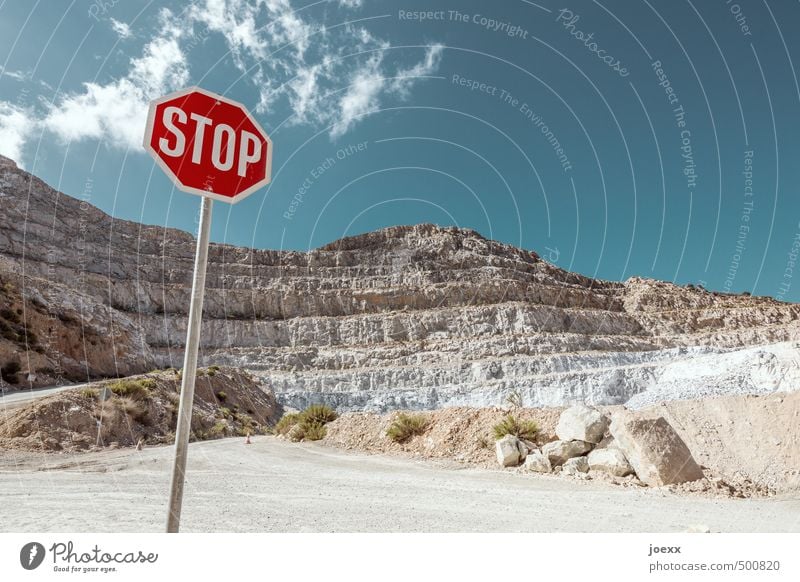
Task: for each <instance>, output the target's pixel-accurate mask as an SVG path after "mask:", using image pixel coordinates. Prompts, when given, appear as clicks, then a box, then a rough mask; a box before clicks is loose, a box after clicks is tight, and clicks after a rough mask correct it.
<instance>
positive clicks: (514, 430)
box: [492, 414, 539, 440]
mask: <svg viewBox="0 0 800 582" xmlns="http://www.w3.org/2000/svg"><path fill="white" fill-rule="evenodd" d="M492 431H493V432H494V438H495V439H501V438H503V437H504V436H506V435H509V434H510V435H513V436H515V437H517V438H521V439H525V440H533V439H535V438H536V435H537V433H538V432H539V425H537V424H536V422H535V421H533V420H519V419H518V418H517V417H516V416H514V415H513V414H509V415H508V416H506V417H505V418H504V419H503V420H502V421H500V422H499V423H497V424H496V425H494V427H492Z"/></svg>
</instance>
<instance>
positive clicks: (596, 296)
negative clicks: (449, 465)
mask: <svg viewBox="0 0 800 582" xmlns="http://www.w3.org/2000/svg"><path fill="white" fill-rule="evenodd" d="M0 199H2V200H3V203H4V207H5V208H4V212H3V213H2V216H0V273H2V274H3V277H4V281H6V284H7V287H8V289H9V291H8V293H9V294H10V295H11V296H14V297H16V296H17V295H15V294H18V299H16V300H14V301H11V300H9V301H11V308H12V309H13V310H14V312H15V313H16V310H20V311H21V313H20V315H19V317H20V323H18V324H15V325H17V327H18V328H19V329H18V330H16V331H14V334H15V335H14V336H13V338H12V339H7V338H5V339H0V344H2V347H0V357H2V358H4V360H3V361H4V362H8V361H12V360H14V359H17V360H18V361H19V363H20V367H21V370H20V372H19V373H18V374H17V376H18V377H19V378H22V379H23V380H24V379H26V378H28V375H27V374H28V373H31V374H33V375H34V376H35V378H34V380H33V381H34V382H38V383H47V382H49V381H50V377H51V375H52V374H51V372H52V370H64V371H65V373H64V375H65V376H67V377H76V376H77V377H84V378H85V377H86V375H90V376H108V375H128V374H132V373H138V372H144V371H147V370H149V369H152V368H155V367H167V366H176V367H179V366H180V365H181V364H182V355H183V354H182V347H183V341H184V337H185V331H186V320H187V310H188V305H189V292H190V282H191V270H192V262H193V257H194V239H193V237H192V236H190V235H189V234H186V233H183V232H180V231H176V230H172V229H164V228H161V227H154V226H145V225H141V224H138V223H134V222H128V221H122V220H114V219H112V218H111V217H109V216H108V215H106V214H104V213H103V212H101V211H100V210H98V209H97V208H94V207H93V206H91V205H89V204H87V203H84V202H80V201H78V200H76V199H74V198H71V197H69V196H67V195H65V194H62V193H59V192H56V191H55V190H53V189H52V188H50V187H48V186H47V185H46V184H44V183H43V182H42V181H41V180H39V179H37V178H35V177H33V176H31V175H29V174H27V173H26V172H24V171H21V170H19V169H17V168H16V166H15V165H14V164H13V162H10V161H8V160H0ZM209 256H210V258H209V267H208V279H207V290H206V299H205V310H204V322H203V338H202V350H203V354H202V356H203V360H204V362H205V363H206V364H208V363H219V364H228V365H236V366H241V367H244V368H246V369H248V370H250V371H252V372H254V373H256V374H258V375H260V376H262V377H263V378H264V380H265V381H266V382H267V383H268V384H270V385H271V386H272V387H273V389H274V390H275V393H276V395H277V396H278V398H279V399H280V400H282V402H283V403H284V404H286V405H289V406H295V407H300V406H305V405H306V404H308V403H310V402H314V401H320V400H322V401H326V402H328V403H329V404H332V405H334V406H337V407H339V408H340V409H358V408H368V409H377V410H385V409H390V408H395V407H405V408H433V407H439V406H447V405H483V404H492V405H494V404H501V403H503V402H504V401H505V400H506V399H507V398H509V397H511V398H513V399H518V400H520V401H521V402H522V403H523V404H525V405H527V406H534V405H542V404H548V405H557V404H562V403H568V402H570V401H572V400H579V399H585V400H587V401H589V402H595V403H609V404H611V403H623V402H627V401H629V400H630V399H631V398H634V397H636V398H638V399H639V401H640V402H641V403H643V404H645V403H648V402H649V401H650V400H652V399H654V398H655V399H658V398H660V397H662V396H663V397H665V398H667V397H674V396H675V394H678V393H679V392H680V391H687V390H688V391H690V392H691V391H693V390H701V389H702V390H703V391H705V393H716V392H720V391H721V392H726V391H730V390H739V389H744V390H748V391H772V390H775V389H785V388H787V387H792V386H793V387H798V386H800V381H798V380H800V378H799V377H798V372H797V370H798V369H799V368H800V360H798V349H797V348H798V344H797V342H798V340H800V325H798V319H800V305H792V304H785V303H780V302H777V301H774V300H772V299H768V298H758V297H745V296H734V295H723V294H716V293H710V292H707V291H704V290H702V289H697V288H685V287H677V286H675V285H671V284H668V283H661V282H657V281H652V280H645V279H638V278H634V279H630V280H628V281H626V282H624V283H615V282H606V281H598V280H593V279H590V278H587V277H583V276H581V275H577V274H574V273H569V272H567V271H564V270H562V269H559V268H558V267H556V266H554V265H551V264H549V263H547V262H546V261H544V260H542V259H541V258H539V256H538V255H536V254H535V253H533V252H530V251H525V250H521V249H518V248H515V247H512V246H509V245H504V244H501V243H498V242H495V241H490V240H487V239H485V238H483V237H482V236H480V235H479V234H478V233H476V232H473V231H469V230H461V229H456V228H440V227H437V226H433V225H416V226H399V227H393V228H388V229H384V230H381V231H377V232H372V233H368V234H364V235H360V236H355V237H350V238H346V239H342V240H340V241H336V242H334V243H331V244H329V245H327V246H325V247H322V248H320V249H317V250H314V251H311V252H309V253H300V252H292V251H285V252H278V251H269V250H256V249H248V248H238V247H233V246H228V245H212V247H211V249H210V252H209ZM12 299H13V297H12ZM23 304H24V305H23ZM34 310H35V312H36V314H35V316H34V315H31V316H30V317H29V314H31V313H33V311H34ZM0 315H2V313H0ZM48 317H49V321H50V322H53V325H49V324H47V325H46V323H45V319H46V318H48ZM56 320H58V321H59V322H61V323H62V324H63V325H61V326H59V325H57V324H55V323H54V322H55V321H56ZM65 322H67V323H65ZM68 322H75V323H76V324H80V325H79V327H74V326H73V327H70V325H69V323H68ZM26 326H27V327H26ZM0 327H1V326H0ZM34 328H35V329H34ZM26 329H30V330H32V331H34V332H35V334H36V338H37V344H36V346H29V345H26V344H25V343H24V333H20V330H22V331H23V332H24V330H26ZM9 337H10V334H9ZM20 338H22V339H20ZM92 341H94V342H95V343H94V344H92V343H91V342H92ZM87 342H88V343H87ZM90 346H91V347H90ZM32 347H33V348H36V349H37V350H39V351H34V350H33V349H32ZM32 353H33V354H37V357H36V358H34V359H33V360H30V362H29V361H28V358H29V356H30V354H32ZM38 356H41V358H38ZM637 395H638V396H637ZM659 395H660V396H659ZM678 395H680V394H678Z"/></svg>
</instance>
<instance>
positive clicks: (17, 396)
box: [0, 384, 87, 414]
mask: <svg viewBox="0 0 800 582" xmlns="http://www.w3.org/2000/svg"><path fill="white" fill-rule="evenodd" d="M83 386H87V384H68V385H66V386H48V387H47V388H34V389H32V390H25V389H23V390H19V391H15V392H5V393H3V394H2V395H0V414H2V413H3V412H4V411H8V410H11V409H12V408H18V407H20V406H23V405H25V404H27V403H28V402H30V401H31V400H36V399H37V398H42V397H44V396H50V395H51V394H56V393H57V392H63V391H64V390H75V389H77V388H82V387H83Z"/></svg>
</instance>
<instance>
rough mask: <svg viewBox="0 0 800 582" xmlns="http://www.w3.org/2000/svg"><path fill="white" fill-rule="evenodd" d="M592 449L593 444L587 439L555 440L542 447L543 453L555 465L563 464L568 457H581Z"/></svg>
mask: <svg viewBox="0 0 800 582" xmlns="http://www.w3.org/2000/svg"><path fill="white" fill-rule="evenodd" d="M591 450H592V444H591V443H587V442H585V441H553V442H551V443H547V444H546V445H544V446H543V447H542V454H543V455H545V456H546V457H547V458H548V459H549V460H550V464H552V465H553V466H554V467H557V466H559V465H563V464H564V463H565V462H567V460H568V459H572V458H573V457H580V456H582V455H585V454H586V453H588V452H589V451H591Z"/></svg>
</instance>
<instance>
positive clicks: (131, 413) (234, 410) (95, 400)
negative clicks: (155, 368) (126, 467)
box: [0, 367, 281, 452]
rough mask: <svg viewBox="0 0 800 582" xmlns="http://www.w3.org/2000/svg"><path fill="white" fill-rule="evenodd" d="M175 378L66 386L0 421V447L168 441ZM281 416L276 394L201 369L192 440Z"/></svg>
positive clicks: (256, 430)
mask: <svg viewBox="0 0 800 582" xmlns="http://www.w3.org/2000/svg"><path fill="white" fill-rule="evenodd" d="M180 380H181V378H180V376H179V374H178V373H177V371H176V370H165V371H160V372H153V373H150V374H146V375H140V376H133V377H131V378H126V379H124V380H112V381H106V382H98V383H94V384H87V385H85V386H83V387H77V388H70V389H67V390H64V391H60V392H58V393H56V394H52V395H49V396H45V397H43V398H40V399H37V400H35V401H33V402H30V403H27V404H25V405H23V406H21V407H17V408H13V409H10V410H5V411H4V414H3V415H2V416H0V450H3V449H10V450H33V451H49V452H56V451H58V452H65V451H66V452H69V451H86V450H96V449H99V448H102V447H106V446H112V447H117V446H123V447H124V446H134V445H138V444H139V443H141V444H171V443H173V442H174V440H175V433H174V430H175V426H176V424H177V417H178V400H179V393H180V388H181V382H180ZM280 415H281V409H280V406H279V405H278V404H277V402H276V401H275V396H274V395H273V394H272V393H271V392H270V391H269V390H265V389H264V388H263V387H262V386H261V385H260V384H259V382H258V381H257V380H256V379H255V378H254V377H252V376H250V375H249V374H247V373H242V372H241V371H239V370H233V369H227V368H217V367H212V368H208V369H205V370H199V373H198V377H197V381H196V383H195V399H194V406H193V407H192V432H191V437H190V438H191V440H208V439H215V438H222V437H226V436H244V435H248V434H263V433H265V432H267V430H268V428H269V427H270V426H271V425H273V424H274V423H275V421H276V420H278V418H279V417H280Z"/></svg>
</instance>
